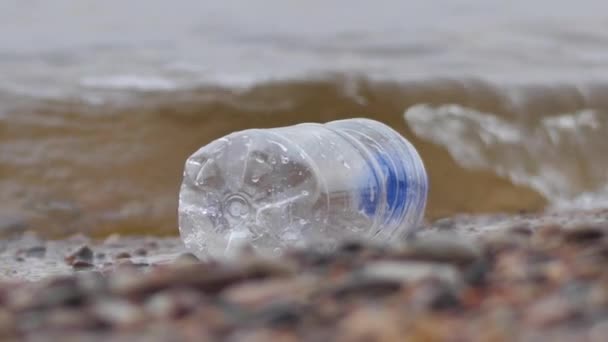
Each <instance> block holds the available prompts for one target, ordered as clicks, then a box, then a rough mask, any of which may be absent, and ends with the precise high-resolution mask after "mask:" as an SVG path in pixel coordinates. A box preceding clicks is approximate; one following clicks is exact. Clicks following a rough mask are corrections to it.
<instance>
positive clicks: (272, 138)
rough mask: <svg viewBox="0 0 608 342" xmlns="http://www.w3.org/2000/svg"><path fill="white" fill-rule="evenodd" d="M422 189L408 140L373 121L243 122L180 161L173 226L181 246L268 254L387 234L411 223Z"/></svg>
mask: <svg viewBox="0 0 608 342" xmlns="http://www.w3.org/2000/svg"><path fill="white" fill-rule="evenodd" d="M427 187H428V183H427V176H426V172H425V170H424V166H423V164H422V160H421V159H420V156H419V155H418V153H417V152H416V150H415V148H414V147H413V146H412V145H411V144H410V143H409V142H408V141H407V140H406V139H405V138H403V137H402V136H401V135H400V134H399V133H397V132H396V131H394V130H393V129H391V128H390V127H388V126H386V125H384V124H382V123H380V122H377V121H373V120H369V119H349V120H340V121H333V122H329V123H327V124H313V123H306V124H300V125H295V126H289V127H281V128H274V129H251V130H245V131H240V132H235V133H232V134H230V135H228V136H226V137H223V138H221V139H218V140H215V141H213V142H211V143H210V144H208V145H206V146H204V147H202V148H201V149H200V150H198V151H197V152H195V153H194V154H193V155H192V156H190V157H189V158H188V160H187V161H186V165H185V170H184V180H183V183H182V187H181V191H180V196H179V227H180V234H181V237H182V239H183V241H184V243H185V244H186V246H187V247H188V248H189V249H190V250H192V251H193V252H195V253H197V254H199V255H210V256H214V257H222V256H229V255H231V254H232V253H234V252H235V251H237V250H238V249H239V248H240V247H241V246H243V245H249V246H251V247H253V248H254V249H255V250H257V251H259V252H261V253H264V254H268V253H270V254H274V253H279V252H281V251H282V250H284V249H285V248H287V247H290V246H303V245H313V246H318V247H332V246H335V245H336V244H338V243H339V242H341V241H345V240H352V239H362V238H363V239H366V238H367V239H377V240H381V241H387V240H389V239H392V238H395V237H400V236H404V235H406V234H408V233H409V232H411V231H413V230H414V229H415V228H416V227H417V226H418V225H419V223H420V221H421V220H422V217H423V215H424V209H425V204H426V198H427Z"/></svg>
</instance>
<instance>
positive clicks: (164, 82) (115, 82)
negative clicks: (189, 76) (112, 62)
mask: <svg viewBox="0 0 608 342" xmlns="http://www.w3.org/2000/svg"><path fill="white" fill-rule="evenodd" d="M80 85H81V86H84V87H88V88H97V89H120V90H122V89H131V90H139V91H152V90H174V89H177V88H178V84H177V83H176V82H174V81H171V80H169V79H166V78H162V77H158V76H143V75H136V74H124V75H110V76H88V77H84V78H82V80H81V81H80Z"/></svg>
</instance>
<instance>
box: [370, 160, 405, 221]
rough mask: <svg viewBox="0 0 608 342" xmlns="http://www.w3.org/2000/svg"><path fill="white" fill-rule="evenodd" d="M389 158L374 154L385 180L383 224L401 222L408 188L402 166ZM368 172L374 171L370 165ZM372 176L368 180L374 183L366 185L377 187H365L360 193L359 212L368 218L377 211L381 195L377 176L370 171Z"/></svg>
mask: <svg viewBox="0 0 608 342" xmlns="http://www.w3.org/2000/svg"><path fill="white" fill-rule="evenodd" d="M389 157H390V156H388V155H385V154H382V153H377V154H375V158H376V161H377V162H378V164H379V165H380V169H381V170H382V176H383V178H384V180H385V188H386V191H385V194H386V198H385V200H386V201H385V203H386V211H385V217H384V222H385V223H388V222H394V221H398V220H401V218H402V217H403V211H404V210H405V205H406V198H407V190H408V187H409V184H408V181H407V175H406V174H405V170H404V167H403V165H402V164H399V158H389ZM391 159H392V160H394V161H397V163H398V164H397V165H393V163H391ZM369 168H370V170H374V168H373V167H372V165H371V163H370V165H369ZM372 173H373V174H372V175H369V178H370V179H373V180H375V181H370V180H368V182H367V184H374V183H375V184H377V187H375V188H370V187H369V186H367V187H365V188H364V189H363V191H362V192H361V195H360V196H361V201H360V203H361V205H360V206H361V208H360V209H361V210H363V211H364V212H365V213H366V214H367V215H368V216H371V215H374V214H375V213H376V211H377V209H378V205H379V203H380V201H379V195H380V194H381V193H382V192H381V189H380V182H379V181H378V175H376V172H375V171H372ZM372 191H374V192H375V194H376V196H374V200H373V201H372V200H371V198H372V196H370V195H371V192H372Z"/></svg>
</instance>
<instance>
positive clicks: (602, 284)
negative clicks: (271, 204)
mask: <svg viewBox="0 0 608 342" xmlns="http://www.w3.org/2000/svg"><path fill="white" fill-rule="evenodd" d="M242 253H243V254H242V257H240V258H237V259H235V260H224V261H220V260H204V259H199V258H198V257H196V256H195V255H194V254H192V253H190V252H188V251H186V250H184V249H183V246H182V244H181V242H180V241H179V240H177V239H175V238H158V237H156V238H155V237H121V236H118V235H113V236H110V237H108V238H106V239H105V240H99V241H95V240H90V239H89V238H86V237H84V236H82V235H76V236H72V237H70V238H68V239H65V240H59V241H46V240H43V239H40V238H38V237H36V236H35V234H24V235H21V236H19V237H13V238H12V239H8V240H5V241H4V242H3V244H2V252H1V253H0V260H1V261H2V263H3V265H11V267H9V268H6V267H5V268H4V270H3V272H4V274H2V275H1V277H2V280H1V281H0V307H1V309H0V336H1V338H2V340H6V341H10V340H29V341H76V340H89V341H96V340H99V341H168V340H170V341H201V340H225V341H269V340H274V341H321V340H325V341H509V340H521V341H540V340H546V339H547V338H551V339H552V340H553V341H603V340H604V338H605V336H606V334H608V272H607V271H606V268H605V267H604V265H605V262H606V261H607V260H608V211H607V210H594V211H587V212H581V211H578V212H568V213H566V212H561V213H545V214H534V215H510V216H507V215H502V216H484V217H481V216H459V217H455V218H452V219H444V220H440V221H437V222H435V223H434V224H433V225H429V226H427V227H425V228H424V229H422V230H421V231H419V233H418V234H416V235H414V236H413V237H412V238H410V239H408V240H406V241H398V242H394V243H391V244H387V245H379V244H369V243H365V242H357V241H353V242H350V243H345V244H343V245H341V246H340V247H339V248H337V249H336V250H334V251H331V252H319V251H315V250H313V249H298V250H290V251H287V252H286V253H285V254H284V256H283V257H282V258H280V259H268V258H264V257H260V256H256V255H255V254H254V253H253V252H252V251H247V250H244V251H243V252H242ZM25 263H27V264H28V265H33V266H32V267H30V268H29V269H27V270H25V269H24V268H23V267H19V265H23V264H25Z"/></svg>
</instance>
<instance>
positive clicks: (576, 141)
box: [404, 104, 608, 208]
mask: <svg viewBox="0 0 608 342" xmlns="http://www.w3.org/2000/svg"><path fill="white" fill-rule="evenodd" d="M404 118H405V120H406V121H407V123H408V125H409V127H410V128H411V129H412V130H413V131H414V132H415V133H416V134H417V135H418V136H420V137H422V138H424V139H428V140H430V141H432V142H434V143H436V144H439V145H441V146H443V147H444V148H446V149H447V151H449V153H450V155H451V156H452V157H453V158H454V159H455V160H456V161H457V162H458V163H459V164H460V165H462V166H464V167H466V168H471V169H484V170H491V171H493V172H496V173H497V174H499V175H502V176H505V177H508V178H509V179H510V180H511V181H513V182H514V183H515V184H521V185H525V186H528V187H531V188H533V189H535V190H536V191H538V192H539V193H541V194H542V195H543V196H545V197H546V198H547V199H548V200H549V201H550V203H551V204H552V205H553V206H554V207H558V208H567V207H575V208H597V207H602V206H605V205H607V204H608V175H606V174H605V170H606V168H607V167H608V161H607V160H606V158H605V157H604V154H603V153H604V152H602V150H603V149H604V148H605V137H606V135H608V122H607V121H606V119H604V117H603V116H601V115H600V113H599V112H598V111H597V110H592V109H583V110H579V111H576V112H572V113H563V114H559V115H552V116H548V117H544V118H542V119H541V120H539V121H537V122H532V123H531V122H530V121H529V120H525V118H524V119H523V120H522V119H521V118H520V119H518V118H515V117H499V116H497V115H496V114H493V113H488V112H481V111H478V110H475V109H473V108H468V107H465V106H461V105H440V106H430V105H424V104H421V105H415V106H412V107H410V108H408V109H407V110H406V111H405V113H404ZM488 191H491V189H488Z"/></svg>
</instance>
